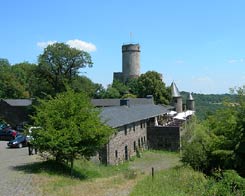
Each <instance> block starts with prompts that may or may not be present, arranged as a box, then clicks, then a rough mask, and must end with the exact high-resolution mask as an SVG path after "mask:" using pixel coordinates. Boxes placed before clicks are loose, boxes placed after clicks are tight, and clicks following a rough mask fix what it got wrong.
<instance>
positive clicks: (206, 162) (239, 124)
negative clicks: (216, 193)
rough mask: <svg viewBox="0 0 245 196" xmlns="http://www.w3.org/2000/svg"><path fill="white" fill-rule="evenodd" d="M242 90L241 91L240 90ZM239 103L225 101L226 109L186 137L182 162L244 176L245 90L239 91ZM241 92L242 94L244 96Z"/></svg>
mask: <svg viewBox="0 0 245 196" xmlns="http://www.w3.org/2000/svg"><path fill="white" fill-rule="evenodd" d="M240 90H241V89H240ZM238 92H239V94H238V97H239V99H238V102H236V103H234V102H232V103H231V102H226V103H225V104H224V106H225V107H224V108H223V109H221V110H218V111H216V112H215V113H214V114H213V115H210V116H209V117H208V118H207V119H206V121H204V122H202V123H201V124H196V125H195V126H193V127H192V130H189V131H187V132H189V133H187V135H188V136H189V137H184V138H183V140H184V141H183V153H182V155H183V161H184V162H185V163H188V164H190V165H191V166H192V167H193V168H195V169H199V170H202V171H205V172H207V173H209V172H211V171H212V170H215V169H217V168H219V169H222V170H224V169H235V170H237V171H238V172H239V173H240V174H241V175H242V176H244V175H245V174H244V164H245V162H244V161H245V160H244V158H243V157H244V152H243V151H242V150H241V149H242V146H244V129H245V127H244V126H245V118H244V114H245V104H244V103H245V97H244V93H243V92H245V91H243V90H242V91H238ZM241 92H242V93H241Z"/></svg>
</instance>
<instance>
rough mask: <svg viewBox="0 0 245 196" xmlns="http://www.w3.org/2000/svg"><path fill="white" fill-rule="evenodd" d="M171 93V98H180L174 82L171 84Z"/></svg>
mask: <svg viewBox="0 0 245 196" xmlns="http://www.w3.org/2000/svg"><path fill="white" fill-rule="evenodd" d="M171 93H172V97H181V95H180V92H179V89H178V88H177V86H176V84H175V83H174V82H172V84H171Z"/></svg>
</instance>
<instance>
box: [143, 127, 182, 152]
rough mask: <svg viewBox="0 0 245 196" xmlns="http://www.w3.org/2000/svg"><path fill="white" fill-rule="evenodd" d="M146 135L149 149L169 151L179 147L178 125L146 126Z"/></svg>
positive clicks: (176, 149)
mask: <svg viewBox="0 0 245 196" xmlns="http://www.w3.org/2000/svg"><path fill="white" fill-rule="evenodd" d="M147 137H148V146H149V148H151V149H155V150H170V151H178V150H179V149H180V127H160V126H159V127H158V126H156V127H148V129H147Z"/></svg>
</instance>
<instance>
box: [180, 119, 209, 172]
mask: <svg viewBox="0 0 245 196" xmlns="http://www.w3.org/2000/svg"><path fill="white" fill-rule="evenodd" d="M194 123H195V122H190V124H192V126H191V127H192V129H188V130H187V131H186V134H185V135H184V137H183V138H182V161H183V162H184V163H187V164H189V165H190V166H192V167H193V168H194V169H196V170H199V171H204V170H206V169H207V168H208V167H209V159H208V155H209V151H210V150H209V145H210V144H209V142H210V136H209V135H208V134H207V133H206V132H205V131H204V130H206V127H205V126H203V125H202V124H195V125H194V126H193V124H194ZM193 128H194V129H193Z"/></svg>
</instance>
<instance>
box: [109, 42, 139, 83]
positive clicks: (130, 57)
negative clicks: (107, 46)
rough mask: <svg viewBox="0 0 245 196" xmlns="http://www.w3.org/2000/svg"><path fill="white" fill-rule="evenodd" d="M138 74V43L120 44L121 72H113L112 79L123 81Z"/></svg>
mask: <svg viewBox="0 0 245 196" xmlns="http://www.w3.org/2000/svg"><path fill="white" fill-rule="evenodd" d="M139 76H140V45H139V44H127V45H123V46H122V72H114V74H113V79H114V80H119V81H121V82H123V83H125V82H127V81H128V80H129V79H131V78H137V77H139Z"/></svg>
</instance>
